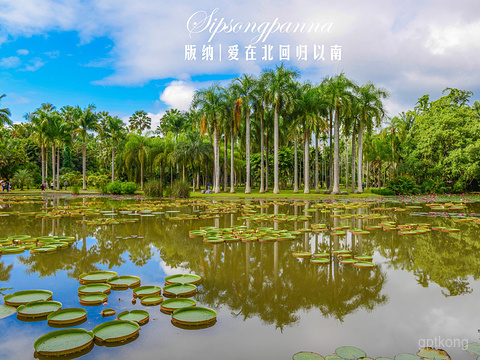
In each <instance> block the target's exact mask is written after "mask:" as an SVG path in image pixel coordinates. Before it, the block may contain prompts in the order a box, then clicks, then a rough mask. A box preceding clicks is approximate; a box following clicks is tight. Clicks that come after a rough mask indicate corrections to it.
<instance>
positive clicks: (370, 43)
mask: <svg viewBox="0 0 480 360" xmlns="http://www.w3.org/2000/svg"><path fill="white" fill-rule="evenodd" d="M215 9H218V10H216V11H215ZM212 13H213V15H212V19H211V21H212V23H216V24H218V23H219V22H220V19H224V21H225V22H226V23H227V24H229V22H230V21H231V24H238V23H242V24H243V26H244V25H245V24H247V23H250V24H253V23H255V24H257V26H258V25H259V24H262V23H263V24H269V23H270V24H271V23H274V22H275V19H277V20H278V22H279V23H280V24H287V23H289V22H291V23H293V24H294V23H298V22H305V23H306V24H310V23H318V24H327V23H328V24H332V26H331V28H330V31H329V32H318V33H315V32H309V33H307V32H304V33H293V32H288V31H285V32H283V33H280V32H279V31H278V32H276V33H272V34H270V35H269V37H268V39H266V40H265V41H264V42H259V43H254V36H255V35H258V34H259V33H258V32H257V33H255V32H249V31H247V32H242V31H238V32H237V33H233V32H230V33H227V32H223V33H217V34H215V35H213V37H212V39H211V41H209V38H210V37H211V36H212V32H210V31H209V30H211V29H213V28H212V27H205V29H204V31H201V30H202V27H201V26H200V25H199V24H197V25H198V27H197V28H196V29H197V30H194V31H192V23H193V21H197V22H199V21H200V20H201V19H204V20H206V21H208V16H209V15H210V14H212ZM479 13H480V5H479V4H477V3H476V2H472V1H466V0H463V1H462V0H461V1H457V2H455V3H454V4H453V3H452V2H451V1H444V0H440V1H433V0H431V1H427V0H426V1H421V2H419V1H413V0H409V1H384V0H374V1H364V2H361V3H359V2H358V1H353V0H345V1H342V2H332V1H324V0H317V1H310V0H284V1H258V0H246V1H244V2H242V3H228V4H227V3H225V2H222V1H218V0H208V1H202V3H201V4H199V3H198V2H193V1H186V0H178V1H175V2H171V1H166V0H142V1H140V2H128V1H126V0H115V1H114V0H97V1H94V0H91V1H80V0H15V1H13V0H0V93H5V94H6V95H7V97H5V98H4V99H3V100H2V103H1V104H0V106H2V107H8V108H9V109H10V110H11V112H12V119H13V120H14V121H21V120H22V117H23V115H24V114H25V113H28V112H31V111H34V110H35V109H36V108H37V107H38V106H40V104H41V103H43V102H50V103H52V104H54V105H55V106H57V107H58V108H60V107H61V106H64V105H80V106H82V107H84V106H87V105H89V104H95V105H96V106H97V109H98V110H106V111H109V112H110V113H112V114H114V115H119V116H121V117H123V118H127V117H128V116H129V115H131V114H132V113H133V112H135V111H136V110H145V111H147V112H148V113H149V114H150V115H151V116H152V118H153V120H154V123H155V122H156V121H158V118H159V117H160V116H161V115H162V114H163V113H164V112H165V111H166V110H167V109H169V108H171V107H177V108H181V109H185V108H187V107H188V104H189V102H190V99H191V96H192V94H193V92H194V91H195V89H198V88H200V87H203V86H207V85H208V84H209V83H210V82H211V81H214V80H216V81H221V82H223V83H227V82H228V81H229V80H230V79H232V78H234V77H235V76H236V75H238V74H240V73H243V72H247V73H252V74H255V75H258V74H259V73H260V71H261V70H262V69H263V68H266V67H273V66H275V65H276V64H279V63H280V62H281V61H280V59H279V54H278V51H279V46H280V45H287V46H290V51H291V53H290V57H291V59H290V60H289V61H288V60H287V61H285V60H284V62H286V63H287V64H288V65H292V66H295V67H297V68H298V69H299V70H300V71H301V73H302V79H303V80H307V79H309V80H311V81H313V82H317V81H320V80H321V79H322V78H323V77H324V76H327V75H333V74H335V73H338V72H340V71H345V73H346V75H347V76H349V77H351V78H352V79H354V80H356V81H357V82H358V83H364V82H366V81H368V80H371V81H373V82H374V83H375V84H377V85H379V86H383V87H385V88H387V89H388V90H389V91H390V93H391V97H390V99H389V100H388V101H387V109H388V110H389V115H391V116H393V115H396V114H397V113H398V112H400V111H406V110H408V109H411V108H412V107H413V106H414V104H415V101H416V99H418V98H419V97H420V96H422V95H423V94H426V93H430V94H432V97H433V98H435V97H438V96H440V94H441V90H443V89H444V88H445V87H447V86H448V87H457V88H461V89H466V90H472V91H474V92H475V93H477V92H480V65H479V64H480V63H479V62H478V60H477V59H478V58H480V17H478V15H477V14H479ZM190 18H191V22H190V23H188V20H189V19H190ZM214 19H217V20H216V22H215V21H214ZM214 25H215V24H214ZM189 26H190V28H189ZM320 44H321V45H324V47H325V54H324V55H325V60H322V61H315V60H313V47H314V46H315V45H320ZM186 45H196V47H197V54H196V55H197V60H196V61H188V60H185V46H186ZM208 45H211V46H212V48H213V49H214V55H215V56H214V59H213V60H212V61H203V60H201V59H200V58H201V49H202V47H203V46H208ZM233 45H238V46H239V49H240V51H239V58H240V59H239V60H238V61H228V60H227V57H228V48H229V46H233ZM248 45H252V46H256V48H255V51H256V58H255V60H252V61H246V58H245V56H246V55H245V46H248ZM265 45H271V46H272V47H273V49H274V53H273V54H274V59H273V60H272V61H262V60H261V56H262V47H263V46H265ZM301 45H303V46H307V47H308V59H307V60H304V59H302V60H296V59H295V50H296V47H297V46H301ZM332 45H340V46H342V58H341V60H335V61H333V60H331V59H330V52H329V51H330V46H332ZM220 46H221V47H222V54H223V58H222V60H221V61H220V59H219V58H218V52H217V51H218V49H219V48H220ZM474 99H479V97H478V95H475V96H474Z"/></svg>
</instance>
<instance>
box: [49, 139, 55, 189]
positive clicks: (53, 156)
mask: <svg viewBox="0 0 480 360" xmlns="http://www.w3.org/2000/svg"><path fill="white" fill-rule="evenodd" d="M55 165H56V164H55V144H52V184H53V188H55ZM49 185H50V184H49ZM52 190H53V189H52Z"/></svg>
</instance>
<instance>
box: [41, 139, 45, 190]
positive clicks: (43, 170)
mask: <svg viewBox="0 0 480 360" xmlns="http://www.w3.org/2000/svg"><path fill="white" fill-rule="evenodd" d="M40 149H41V150H42V184H44V183H45V147H44V146H43V145H42V146H41V147H40Z"/></svg>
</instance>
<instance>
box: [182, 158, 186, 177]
mask: <svg viewBox="0 0 480 360" xmlns="http://www.w3.org/2000/svg"><path fill="white" fill-rule="evenodd" d="M182 179H183V181H185V160H183V161H182Z"/></svg>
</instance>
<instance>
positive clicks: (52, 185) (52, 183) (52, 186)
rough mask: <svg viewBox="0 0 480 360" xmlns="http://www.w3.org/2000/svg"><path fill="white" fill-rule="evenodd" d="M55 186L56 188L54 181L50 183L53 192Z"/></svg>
mask: <svg viewBox="0 0 480 360" xmlns="http://www.w3.org/2000/svg"><path fill="white" fill-rule="evenodd" d="M54 186H55V184H54V182H53V180H52V182H51V183H50V188H51V189H52V190H53V188H54Z"/></svg>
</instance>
